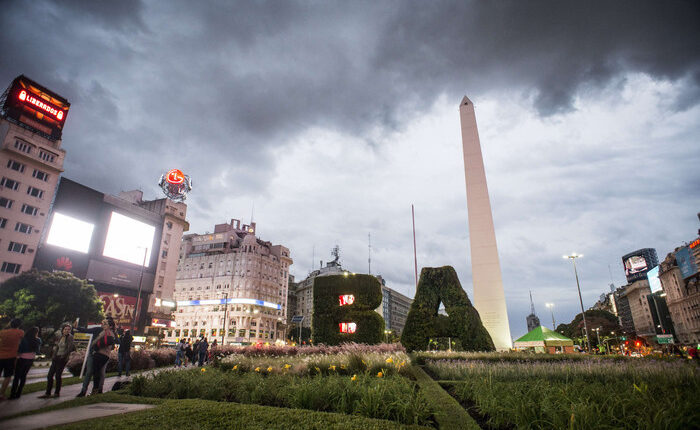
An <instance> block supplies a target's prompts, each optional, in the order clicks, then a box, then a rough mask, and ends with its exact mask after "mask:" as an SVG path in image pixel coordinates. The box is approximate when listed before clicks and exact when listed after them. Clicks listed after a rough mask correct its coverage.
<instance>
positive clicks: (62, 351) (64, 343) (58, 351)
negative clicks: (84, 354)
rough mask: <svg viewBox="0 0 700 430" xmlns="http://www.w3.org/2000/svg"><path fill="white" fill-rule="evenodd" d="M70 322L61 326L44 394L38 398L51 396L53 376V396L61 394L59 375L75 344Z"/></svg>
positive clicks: (60, 375)
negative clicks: (54, 389)
mask: <svg viewBox="0 0 700 430" xmlns="http://www.w3.org/2000/svg"><path fill="white" fill-rule="evenodd" d="M72 329H73V327H71V325H70V324H63V326H62V327H61V334H60V336H61V338H60V339H59V340H58V343H57V344H56V346H55V347H54V350H53V357H51V367H50V368H49V375H48V377H47V381H46V394H44V395H43V396H39V398H40V399H48V398H49V397H51V388H52V387H53V378H54V375H55V376H56V393H55V394H54V395H53V396H54V397H58V396H60V395H61V377H62V374H63V369H65V367H66V363H68V357H70V353H71V352H73V351H75V344H74V343H73V335H72V334H71V330H72Z"/></svg>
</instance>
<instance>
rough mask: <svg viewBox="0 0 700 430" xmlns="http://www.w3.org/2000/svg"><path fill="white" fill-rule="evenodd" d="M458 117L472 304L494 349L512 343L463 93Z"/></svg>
mask: <svg viewBox="0 0 700 430" xmlns="http://www.w3.org/2000/svg"><path fill="white" fill-rule="evenodd" d="M459 117H460V121H461V123H462V148H463V150H464V176H465V179H466V182H467V211H468V215H469V245H470V247H471V258H472V280H473V283H474V307H476V310H477V311H479V316H481V322H482V323H483V324H484V327H486V330H488V332H489V334H490V335H491V339H493V343H494V345H495V346H496V349H497V350H499V351H503V350H508V349H510V348H511V347H512V343H511V337H510V326H509V325H508V312H507V310H506V297H505V295H504V293H503V281H501V264H500V263H499V260H498V248H497V247H496V232H495V230H494V227H493V215H492V214H491V202H490V200H489V190H488V187H487V186H486V172H485V171H484V158H483V156H482V155H481V143H480V142H479V131H478V130H477V128H476V115H475V113H474V104H472V102H471V100H469V99H468V98H467V96H464V99H462V103H461V104H460V106H459Z"/></svg>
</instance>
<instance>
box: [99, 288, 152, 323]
mask: <svg viewBox="0 0 700 430" xmlns="http://www.w3.org/2000/svg"><path fill="white" fill-rule="evenodd" d="M97 294H98V295H99V296H100V300H102V309H103V310H104V313H105V316H107V315H109V316H111V317H112V318H113V319H114V323H115V324H116V325H117V326H127V325H129V324H131V319H132V318H133V315H134V312H136V297H131V296H122V295H118V296H116V297H115V296H114V294H112V293H105V292H102V291H98V292H97ZM141 302H142V304H143V300H142V301H141ZM141 312H143V310H142V311H141Z"/></svg>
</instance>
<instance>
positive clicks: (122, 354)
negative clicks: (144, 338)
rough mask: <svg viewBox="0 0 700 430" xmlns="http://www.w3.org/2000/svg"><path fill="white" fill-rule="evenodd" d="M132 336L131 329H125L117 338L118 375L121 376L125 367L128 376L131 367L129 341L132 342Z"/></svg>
mask: <svg viewBox="0 0 700 430" xmlns="http://www.w3.org/2000/svg"><path fill="white" fill-rule="evenodd" d="M133 340H134V337H133V336H132V335H131V330H129V329H126V330H125V331H124V334H123V335H122V336H121V338H119V352H118V356H119V369H118V370H119V375H118V376H120V377H121V376H122V370H123V369H124V368H125V367H126V376H127V377H128V376H129V369H131V342H133Z"/></svg>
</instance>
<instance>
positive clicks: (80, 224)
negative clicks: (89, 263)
mask: <svg viewBox="0 0 700 430" xmlns="http://www.w3.org/2000/svg"><path fill="white" fill-rule="evenodd" d="M94 228H95V225H94V224H91V223H89V222H85V221H81V220H79V219H76V218H73V217H69V216H67V215H63V214H62V213H60V212H54V214H53V220H52V221H51V227H50V228H49V235H48V237H47V238H46V243H47V244H49V245H55V246H60V247H61V248H66V249H71V250H73V251H78V252H82V253H83V254H87V253H88V251H89V250H90V240H91V239H92V231H93V230H94ZM71 267H72V264H71ZM69 270H70V269H69Z"/></svg>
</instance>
